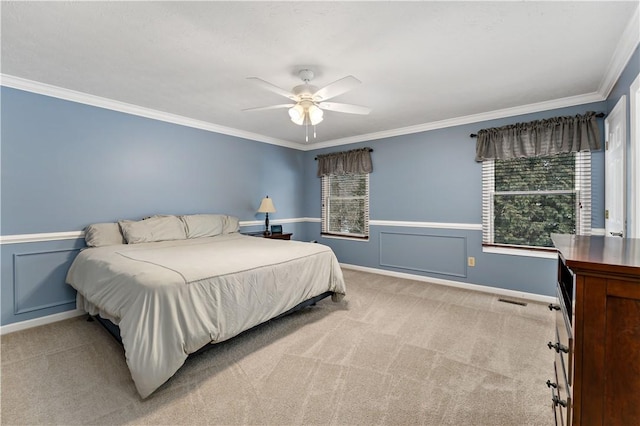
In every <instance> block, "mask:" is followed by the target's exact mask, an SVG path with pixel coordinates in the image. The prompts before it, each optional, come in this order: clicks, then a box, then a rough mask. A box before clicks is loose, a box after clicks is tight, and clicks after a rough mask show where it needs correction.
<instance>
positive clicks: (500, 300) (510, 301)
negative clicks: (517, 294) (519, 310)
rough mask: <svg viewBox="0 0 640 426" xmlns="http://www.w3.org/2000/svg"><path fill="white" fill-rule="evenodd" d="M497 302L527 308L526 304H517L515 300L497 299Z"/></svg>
mask: <svg viewBox="0 0 640 426" xmlns="http://www.w3.org/2000/svg"><path fill="white" fill-rule="evenodd" d="M498 302H504V303H511V304H512V305H518V306H527V304H526V303H524V302H517V301H515V300H509V299H502V298H500V299H498Z"/></svg>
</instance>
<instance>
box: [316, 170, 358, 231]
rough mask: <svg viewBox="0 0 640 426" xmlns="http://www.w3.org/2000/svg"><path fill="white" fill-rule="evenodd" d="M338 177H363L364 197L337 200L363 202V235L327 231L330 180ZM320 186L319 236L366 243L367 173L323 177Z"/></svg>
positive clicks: (329, 213) (329, 211)
mask: <svg viewBox="0 0 640 426" xmlns="http://www.w3.org/2000/svg"><path fill="white" fill-rule="evenodd" d="M338 176H359V177H360V176H364V179H365V185H366V186H365V195H364V196H362V197H338V199H347V198H349V199H361V198H362V199H363V201H364V211H363V216H364V217H363V221H364V234H355V233H349V232H331V231H329V230H328V228H329V221H330V215H331V210H330V206H331V201H330V200H331V198H332V197H330V196H329V192H330V186H331V178H332V177H338ZM320 184H321V196H320V197H321V200H320V201H321V210H322V213H321V219H320V222H321V230H320V235H321V236H323V237H328V238H345V239H349V240H357V241H368V240H369V236H370V231H369V199H370V184H369V173H350V174H346V175H324V176H322V177H321V180H320Z"/></svg>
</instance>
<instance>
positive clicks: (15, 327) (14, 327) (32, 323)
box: [0, 309, 86, 336]
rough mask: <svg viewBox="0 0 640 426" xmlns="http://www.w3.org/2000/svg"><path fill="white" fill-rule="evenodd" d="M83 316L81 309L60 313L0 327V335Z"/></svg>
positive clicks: (83, 312)
mask: <svg viewBox="0 0 640 426" xmlns="http://www.w3.org/2000/svg"><path fill="white" fill-rule="evenodd" d="M85 314H86V312H85V311H83V310H82V309H74V310H72V311H65V312H60V313H59V314H53V315H47V316H46V317H40V318H34V319H31V320H26V321H20V322H14V323H13V324H7V325H3V326H2V327H0V335H3V336H4V335H5V334H9V333H15V332H16V331H21V330H26V329H29V328H33V327H39V326H41V325H46V324H51V323H54V322H58V321H62V320H66V319H69V318H75V317H78V316H80V315H85Z"/></svg>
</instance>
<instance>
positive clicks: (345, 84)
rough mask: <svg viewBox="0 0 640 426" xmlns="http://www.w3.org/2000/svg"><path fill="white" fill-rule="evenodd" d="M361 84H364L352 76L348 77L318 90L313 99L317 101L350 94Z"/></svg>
mask: <svg viewBox="0 0 640 426" xmlns="http://www.w3.org/2000/svg"><path fill="white" fill-rule="evenodd" d="M360 83H362V82H361V81H360V80H358V79H357V78H355V77H354V76H352V75H348V76H346V77H344V78H341V79H340V80H336V81H334V82H333V83H331V84H329V85H327V86H324V87H323V88H322V89H320V90H318V91H317V92H316V93H314V94H313V99H314V100H317V101H325V100H327V99H331V98H333V97H335V96H338V95H342V94H343V93H344V92H348V91H349V90H351V89H353V88H354V87H356V86H357V85H358V84H360Z"/></svg>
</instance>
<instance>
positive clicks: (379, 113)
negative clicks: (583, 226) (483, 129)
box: [1, 0, 640, 149]
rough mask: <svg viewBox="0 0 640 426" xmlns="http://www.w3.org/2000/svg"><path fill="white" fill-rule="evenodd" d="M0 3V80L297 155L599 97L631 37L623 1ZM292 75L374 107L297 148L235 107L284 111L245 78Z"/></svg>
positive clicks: (273, 117) (283, 80) (300, 134)
mask: <svg viewBox="0 0 640 426" xmlns="http://www.w3.org/2000/svg"><path fill="white" fill-rule="evenodd" d="M1 8H2V9H1V12H2V27H1V29H2V62H1V67H2V68H1V71H2V74H3V81H2V84H4V85H8V86H13V87H20V86H25V87H36V86H37V84H36V85H35V86H34V83H33V82H37V83H45V84H47V85H52V86H56V87H58V88H64V89H70V90H73V91H77V92H81V93H84V94H89V95H93V97H91V99H94V100H95V99H98V98H95V97H100V98H106V99H108V100H113V101H119V102H122V103H125V104H131V105H135V106H137V107H142V108H139V109H138V110H137V111H138V112H139V111H146V112H143V113H141V115H145V114H147V113H148V114H147V115H149V116H153V114H156V116H158V117H160V118H163V117H164V118H167V117H169V118H167V119H168V120H169V121H172V120H173V121H176V122H180V121H181V120H183V122H184V123H186V124H189V123H191V124H194V123H195V125H196V127H198V126H199V127H203V128H209V129H213V130H217V131H220V132H222V133H227V134H232V135H236V136H244V137H248V138H251V139H255V140H261V141H264V142H269V143H276V144H282V145H285V146H295V147H299V148H300V149H309V148H318V147H321V146H330V145H336V144H339V143H346V142H355V141H360V140H367V139H375V138H379V137H383V136H389V135H395V134H403V133H410V132H413V131H420V130H428V129H429V128H436V127H444V126H446V125H448V123H461V122H473V121H480V120H481V119H487V118H494V117H498V116H505V115H513V114H514V113H522V112H529V111H536V110H542V109H549V108H550V107H556V106H566V105H574V104H580V103H585V102H590V101H596V100H602V99H604V98H606V96H607V94H608V92H609V91H610V89H611V87H612V85H613V83H615V80H616V78H617V77H618V75H619V73H620V72H621V71H622V69H623V67H624V65H625V64H626V62H627V61H628V59H629V57H630V55H631V53H632V52H633V50H634V48H635V46H636V45H637V44H638V40H639V38H640V35H639V34H640V31H639V30H638V23H637V21H638V1H637V0H636V1H622V2H612V1H594V2H576V1H572V2H552V1H545V2H326V1H325V2H305V1H295V2H267V1H263V2H81V3H79V2H37V3H36V2H6V1H3V2H2V4H1ZM302 68H310V69H312V70H313V71H314V72H315V74H316V77H315V79H314V81H313V83H314V84H315V85H316V86H318V87H322V86H325V85H327V84H329V83H331V82H333V81H335V80H337V79H340V78H342V77H344V76H346V75H353V76H355V77H357V78H358V79H359V80H361V81H362V84H361V85H359V86H358V87H357V88H355V89H354V90H351V91H349V92H347V93H345V94H343V95H340V96H338V97H336V98H334V99H332V101H335V102H343V103H353V104H358V105H365V106H368V107H371V108H372V110H373V111H372V112H371V114H370V115H368V116H361V115H351V114H342V113H336V112H331V111H327V112H326V113H325V120H324V121H323V122H322V123H321V124H319V125H318V126H317V139H315V140H313V139H310V142H309V144H305V139H304V134H305V132H304V128H303V127H300V126H297V125H295V124H293V123H292V122H291V121H290V120H289V118H288V115H287V111H286V109H278V110H270V111H260V112H242V111H241V110H242V109H245V108H251V107H258V106H265V105H270V104H278V103H287V99H286V98H283V97H281V96H278V95H276V94H274V93H272V92H269V91H266V90H264V89H262V88H260V87H258V86H257V85H256V84H255V83H253V82H252V81H250V80H247V79H246V78H247V77H260V78H262V79H264V80H267V81H269V82H271V83H273V84H275V85H277V86H279V87H282V88H284V89H287V90H290V89H292V88H293V87H294V86H295V85H297V84H300V80H299V79H298V77H297V72H298V70H299V69H302ZM30 84H31V86H29V85H30ZM42 87H46V86H42ZM50 89H51V88H50ZM44 92H46V90H44ZM62 97H64V96H62ZM88 103H91V102H88ZM99 103H100V102H98V104H99ZM114 105H119V106H120V107H121V109H122V108H124V109H125V110H126V105H125V107H123V104H119V103H114ZM115 109H118V106H116V108H115ZM150 110H154V111H155V112H154V111H150ZM157 111H160V112H163V113H169V114H166V115H164V114H157Z"/></svg>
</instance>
